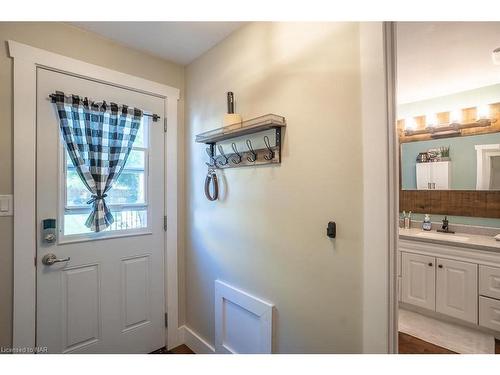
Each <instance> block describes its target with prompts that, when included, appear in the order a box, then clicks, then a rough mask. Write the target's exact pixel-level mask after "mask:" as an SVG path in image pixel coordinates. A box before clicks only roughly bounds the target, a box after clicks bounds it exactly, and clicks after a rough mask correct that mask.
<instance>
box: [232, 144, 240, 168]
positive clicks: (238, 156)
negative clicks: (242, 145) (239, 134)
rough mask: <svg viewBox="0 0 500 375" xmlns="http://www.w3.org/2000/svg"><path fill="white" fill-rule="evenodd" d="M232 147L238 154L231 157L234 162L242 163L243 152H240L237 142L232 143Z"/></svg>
mask: <svg viewBox="0 0 500 375" xmlns="http://www.w3.org/2000/svg"><path fill="white" fill-rule="evenodd" d="M231 147H232V148H233V151H234V154H235V155H236V157H232V158H231V161H232V162H233V163H234V164H240V163H241V154H240V153H239V152H238V149H237V148H236V143H234V142H233V143H231Z"/></svg>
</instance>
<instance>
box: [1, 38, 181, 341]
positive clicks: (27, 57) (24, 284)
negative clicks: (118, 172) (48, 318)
mask: <svg viewBox="0 0 500 375" xmlns="http://www.w3.org/2000/svg"><path fill="white" fill-rule="evenodd" d="M8 45H9V55H10V57H11V58H13V60H14V93H13V98H14V301H13V339H12V345H13V347H17V348H34V347H35V345H36V342H35V332H36V326H35V324H36V267H35V264H36V259H35V258H36V237H37V236H36V235H37V230H38V223H37V222H36V199H35V197H36V94H37V93H36V70H37V67H44V68H48V69H51V70H55V71H59V72H62V73H66V74H71V75H74V76H78V77H82V78H86V79H91V80H93V81H97V82H101V83H105V84H110V85H114V86H117V87H122V88H125V89H129V90H134V91H138V92H143V93H146V94H150V95H154V96H157V97H160V98H164V99H166V100H165V108H164V113H165V114H167V115H168V124H169V127H168V136H167V135H165V191H166V192H168V194H165V206H166V208H165V212H166V215H167V217H168V225H167V231H166V232H165V257H164V259H165V275H166V277H165V293H166V301H167V303H166V306H165V309H166V311H167V312H168V326H169V327H171V328H170V329H168V330H167V343H166V346H167V348H169V349H170V348H172V347H175V346H176V345H177V344H178V343H179V341H178V329H177V327H178V288H177V283H178V282H177V194H178V184H177V126H178V124H177V101H178V100H179V93H180V92H179V89H177V88H174V87H170V86H166V85H162V84H159V83H156V82H153V81H149V80H146V79H143V78H139V77H135V76H132V75H129V74H125V73H121V72H117V71H114V70H111V69H107V68H103V67H101V66H98V65H93V64H89V63H86V62H83V61H80V60H76V59H72V58H69V57H66V56H62V55H58V54H55V53H52V52H48V51H45V50H42V49H38V48H34V47H31V46H28V45H25V44H21V43H18V42H15V41H12V40H9V41H8Z"/></svg>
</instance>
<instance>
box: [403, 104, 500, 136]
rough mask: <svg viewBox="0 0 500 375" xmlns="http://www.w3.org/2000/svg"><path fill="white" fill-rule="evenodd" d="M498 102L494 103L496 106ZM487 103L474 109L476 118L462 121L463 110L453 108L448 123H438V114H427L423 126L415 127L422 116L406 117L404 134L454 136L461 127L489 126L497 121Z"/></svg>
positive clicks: (460, 130) (460, 131) (460, 132)
mask: <svg viewBox="0 0 500 375" xmlns="http://www.w3.org/2000/svg"><path fill="white" fill-rule="evenodd" d="M498 104H500V103H494V104H492V105H493V106H496V105H498ZM492 105H489V104H484V105H478V106H476V107H475V109H476V120H475V121H466V122H464V117H463V110H459V109H455V110H452V111H450V112H449V120H448V123H445V124H441V123H439V121H438V119H439V117H438V114H437V113H436V114H433V113H430V114H427V115H426V116H425V128H422V127H420V128H419V129H417V121H416V120H417V118H418V119H420V118H423V117H424V116H417V117H408V118H406V119H405V120H404V134H405V136H413V135H423V134H429V135H430V137H431V138H444V137H456V136H460V135H461V134H462V129H471V128H480V127H486V126H491V124H493V123H495V122H496V121H497V119H496V118H492V115H491V113H492V112H491V106H492Z"/></svg>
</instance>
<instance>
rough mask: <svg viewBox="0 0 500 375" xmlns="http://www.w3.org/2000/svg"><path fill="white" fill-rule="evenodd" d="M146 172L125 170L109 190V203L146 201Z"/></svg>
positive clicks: (107, 199) (107, 200)
mask: <svg viewBox="0 0 500 375" xmlns="http://www.w3.org/2000/svg"><path fill="white" fill-rule="evenodd" d="M144 185H145V184H144V172H132V171H127V170H125V171H123V172H122V174H121V175H120V177H118V180H117V181H116V182H115V183H114V184H113V187H112V188H111V190H110V191H109V192H108V197H107V198H106V202H108V204H134V203H140V204H142V203H145V202H146V195H145V186H144Z"/></svg>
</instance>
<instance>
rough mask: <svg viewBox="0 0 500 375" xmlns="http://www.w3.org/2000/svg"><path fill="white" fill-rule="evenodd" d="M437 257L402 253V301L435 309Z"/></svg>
mask: <svg viewBox="0 0 500 375" xmlns="http://www.w3.org/2000/svg"><path fill="white" fill-rule="evenodd" d="M435 261H436V259H435V258H434V257H429V256H425V255H419V254H412V253H405V252H403V253H402V266H403V269H402V273H403V276H402V277H403V280H402V281H403V285H402V286H403V290H402V296H401V297H402V301H403V302H405V303H409V304H412V305H416V306H420V307H423V308H426V309H429V310H434V309H435V306H436V298H435V297H436V294H435V293H436V271H435V270H436V267H435Z"/></svg>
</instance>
